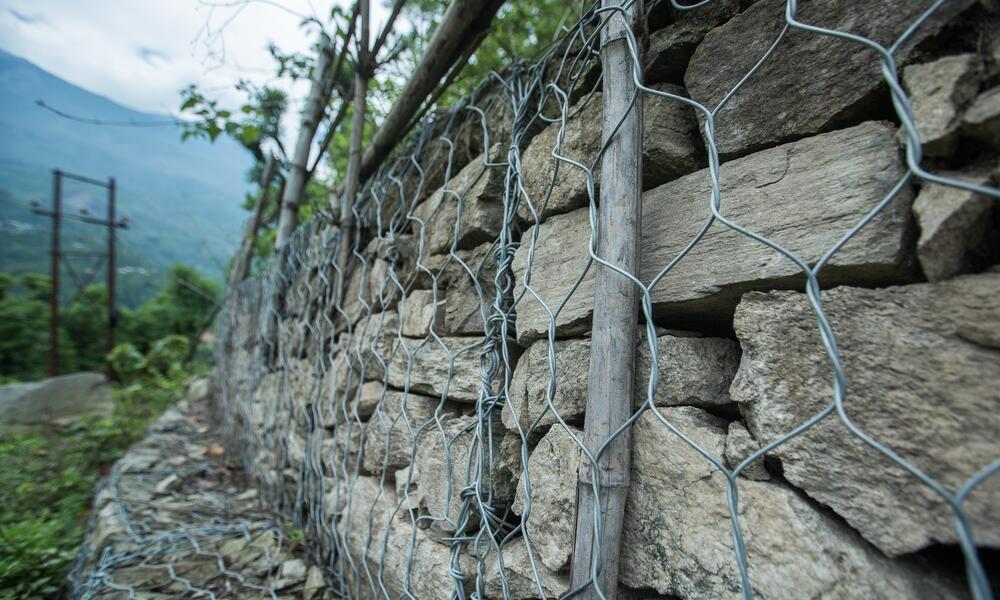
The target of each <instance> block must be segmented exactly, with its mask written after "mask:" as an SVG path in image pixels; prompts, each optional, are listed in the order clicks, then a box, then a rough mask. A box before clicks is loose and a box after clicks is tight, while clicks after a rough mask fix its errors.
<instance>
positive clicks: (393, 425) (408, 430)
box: [362, 390, 439, 475]
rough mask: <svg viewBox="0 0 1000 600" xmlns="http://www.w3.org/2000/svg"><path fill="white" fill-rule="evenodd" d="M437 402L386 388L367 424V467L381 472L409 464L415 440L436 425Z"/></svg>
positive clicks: (378, 473)
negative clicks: (434, 422) (434, 423)
mask: <svg viewBox="0 0 1000 600" xmlns="http://www.w3.org/2000/svg"><path fill="white" fill-rule="evenodd" d="M438 404H439V400H438V399H437V398H428V397H427V396H421V395H419V394H414V393H412V392H410V393H409V394H404V393H403V392H397V391H395V390H386V392H385V397H384V398H383V399H382V402H381V403H380V404H379V407H378V409H377V410H376V411H375V413H374V414H373V415H372V417H371V419H369V421H368V425H367V427H365V435H364V437H365V452H364V457H363V459H362V465H363V468H364V470H365V471H366V472H368V473H372V474H375V475H381V474H382V473H383V471H385V472H387V473H394V472H395V471H396V470H397V469H401V468H402V467H405V466H406V465H408V464H410V458H411V457H412V456H413V453H414V452H415V451H416V449H415V446H414V444H415V442H416V441H417V438H418V436H420V435H422V431H424V430H426V429H427V428H428V427H430V426H432V425H433V420H434V411H435V410H437V407H438ZM423 435H426V433H423Z"/></svg>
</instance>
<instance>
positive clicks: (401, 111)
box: [359, 0, 504, 183]
mask: <svg viewBox="0 0 1000 600" xmlns="http://www.w3.org/2000/svg"><path fill="white" fill-rule="evenodd" d="M503 3H504V0H454V1H453V2H452V3H451V4H450V5H449V6H448V10H446V11H445V13H444V16H443V17H442V18H441V23H440V24H439V25H438V26H437V29H435V30H434V35H433V36H431V39H430V41H429V42H428V43H427V47H426V49H425V50H424V53H423V55H422V56H421V57H420V62H419V63H418V64H417V66H416V68H415V69H414V70H413V74H412V75H411V76H410V79H409V80H408V81H407V82H406V86H405V87H404V88H403V91H402V92H401V93H400V94H399V97H398V98H397V99H396V101H395V102H394V103H393V104H392V108H390V109H389V114H388V115H386V117H385V120H384V121H383V122H382V126H381V127H380V128H379V130H378V131H376V132H375V135H374V136H373V137H372V141H371V143H370V144H368V147H367V148H365V153H364V157H363V158H362V159H361V170H360V177H359V181H360V182H361V183H364V182H365V181H367V180H368V178H369V177H371V175H372V174H373V173H374V172H375V170H376V169H378V167H379V165H380V164H382V161H383V160H385V158H386V157H387V156H388V155H389V152H391V151H392V149H393V148H395V147H396V144H398V143H399V140H400V138H401V137H403V135H405V133H406V130H407V127H408V126H409V124H410V121H411V120H412V119H413V116H414V115H415V114H417V111H418V110H419V109H420V107H421V105H422V104H423V103H424V101H425V100H426V99H427V97H428V96H429V95H430V94H431V92H433V91H434V88H436V87H437V86H438V84H439V83H440V82H441V78H442V77H444V76H445V75H446V74H447V73H448V71H449V70H450V69H451V68H452V66H453V65H454V64H455V63H456V62H457V61H458V60H459V58H460V57H461V56H464V55H465V53H466V51H467V50H468V48H469V47H470V46H473V49H474V48H475V46H478V45H479V43H480V42H482V39H483V36H482V33H483V32H485V31H487V30H489V27H490V23H491V22H492V21H493V15H495V14H496V12H497V11H498V10H500V7H501V6H502V5H503Z"/></svg>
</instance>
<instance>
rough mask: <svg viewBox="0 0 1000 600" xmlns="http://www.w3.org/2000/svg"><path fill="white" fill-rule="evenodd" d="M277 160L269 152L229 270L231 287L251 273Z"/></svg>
mask: <svg viewBox="0 0 1000 600" xmlns="http://www.w3.org/2000/svg"><path fill="white" fill-rule="evenodd" d="M276 165H277V161H276V160H275V159H274V154H273V153H268V155H267V160H266V161H265V162H264V171H263V172H262V173H261V175H260V183H259V187H258V188H257V198H256V199H255V200H254V204H253V214H251V215H250V218H249V219H247V225H246V228H245V229H244V231H243V241H242V242H241V243H240V247H239V249H238V250H237V251H236V259H235V260H234V261H233V266H232V267H231V268H230V271H229V287H230V288H233V287H236V286H237V285H239V284H240V283H242V282H243V280H244V279H246V278H247V275H249V274H250V263H251V262H252V261H253V251H254V247H255V246H256V245H257V230H258V229H260V226H261V224H262V223H263V222H264V209H265V208H266V207H267V198H268V196H269V192H270V190H271V182H272V181H273V180H274V174H275V172H276V171H277V167H276Z"/></svg>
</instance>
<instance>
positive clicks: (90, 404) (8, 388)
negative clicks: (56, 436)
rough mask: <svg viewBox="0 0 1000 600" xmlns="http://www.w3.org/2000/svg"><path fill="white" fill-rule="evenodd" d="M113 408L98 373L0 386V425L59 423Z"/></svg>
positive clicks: (104, 413) (102, 414) (107, 414)
mask: <svg viewBox="0 0 1000 600" xmlns="http://www.w3.org/2000/svg"><path fill="white" fill-rule="evenodd" d="M114 411H115V403H114V400H113V399H112V397H111V387H110V386H108V380H107V379H105V378H104V375H101V374H100V373H74V374H72V375H62V376H60V377H50V378H48V379H42V380H41V381H34V382H31V383H12V384H9V385H4V386H0V427H4V428H9V427H12V428H20V427H25V426H27V427H33V426H39V425H41V426H62V425H68V424H69V423H71V422H72V421H74V420H76V419H79V418H80V417H85V416H88V415H96V416H100V417H110V416H111V414H112V413H113V412H114Z"/></svg>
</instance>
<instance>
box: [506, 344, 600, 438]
mask: <svg viewBox="0 0 1000 600" xmlns="http://www.w3.org/2000/svg"><path fill="white" fill-rule="evenodd" d="M554 347H555V363H556V370H555V384H556V387H555V392H554V394H553V396H552V406H553V408H554V409H555V411H556V412H553V411H552V409H550V408H549V404H548V399H547V395H548V388H549V382H550V381H551V380H552V374H551V372H550V371H549V344H548V341H547V340H539V341H537V342H535V343H533V344H532V345H531V346H529V347H528V350H527V351H526V352H525V353H524V354H522V355H521V358H520V359H518V361H517V366H516V367H515V368H514V374H513V375H512V376H511V380H510V385H509V386H508V389H507V403H506V404H504V407H503V417H502V418H503V423H504V425H506V426H507V428H508V429H511V430H518V429H519V430H520V431H521V432H522V433H524V434H527V432H528V428H529V427H531V425H532V423H533V422H534V421H535V419H538V422H537V424H536V425H535V430H536V431H537V430H540V429H544V428H546V427H548V426H549V425H552V424H553V423H556V422H557V420H558V419H557V418H556V413H558V415H559V416H560V417H562V419H563V420H564V421H566V422H567V423H573V424H577V425H579V424H582V423H583V415H584V411H585V410H586V408H587V382H588V381H589V380H590V374H589V373H590V340H558V341H556V343H555V346H554ZM543 412H544V413H545V414H542V413H543ZM539 417H541V418H539Z"/></svg>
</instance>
